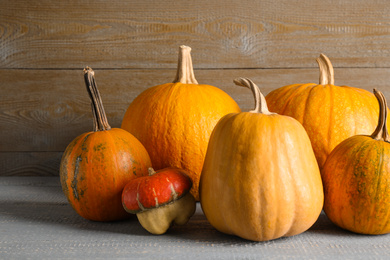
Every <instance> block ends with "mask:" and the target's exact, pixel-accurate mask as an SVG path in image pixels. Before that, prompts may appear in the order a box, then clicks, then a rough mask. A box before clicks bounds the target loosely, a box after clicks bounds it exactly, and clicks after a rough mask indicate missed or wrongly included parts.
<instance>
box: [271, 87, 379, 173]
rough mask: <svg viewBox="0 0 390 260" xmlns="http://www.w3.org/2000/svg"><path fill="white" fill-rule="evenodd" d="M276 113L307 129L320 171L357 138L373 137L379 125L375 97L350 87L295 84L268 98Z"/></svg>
mask: <svg viewBox="0 0 390 260" xmlns="http://www.w3.org/2000/svg"><path fill="white" fill-rule="evenodd" d="M266 100H267V104H268V108H269V110H270V111H272V112H276V113H278V114H283V115H287V116H291V117H293V118H295V119H297V120H298V121H299V122H300V123H301V124H302V125H303V127H304V128H305V129H306V131H307V133H308V135H309V138H310V140H311V143H312V146H313V149H314V153H315V155H316V158H317V161H318V164H319V166H320V168H322V166H323V165H324V163H325V161H326V158H327V157H328V156H329V154H330V152H331V151H332V150H333V149H334V148H335V147H336V145H338V144H339V143H340V142H342V141H343V140H345V139H347V138H348V137H351V136H354V135H360V134H362V135H364V134H366V135H369V134H371V133H372V131H374V129H375V127H376V125H377V122H378V111H379V106H378V102H377V100H376V98H375V96H374V95H373V94H372V93H370V92H369V91H366V90H364V89H359V88H353V87H348V86H341V87H340V86H335V85H331V84H328V85H318V84H314V83H309V84H294V85H288V86H285V87H282V88H279V89H276V90H274V91H272V92H270V93H269V94H268V95H267V96H266Z"/></svg>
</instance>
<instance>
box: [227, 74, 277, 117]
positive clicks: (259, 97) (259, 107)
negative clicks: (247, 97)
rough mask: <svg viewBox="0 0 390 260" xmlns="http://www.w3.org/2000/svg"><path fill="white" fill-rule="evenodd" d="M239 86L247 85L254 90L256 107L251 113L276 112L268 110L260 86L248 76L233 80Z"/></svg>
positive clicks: (269, 113) (268, 113)
mask: <svg viewBox="0 0 390 260" xmlns="http://www.w3.org/2000/svg"><path fill="white" fill-rule="evenodd" d="M233 82H234V83H235V84H236V85H237V86H241V87H246V88H249V89H250V90H252V93H253V96H254V98H255V109H253V110H251V111H249V112H251V113H261V114H266V115H271V114H274V113H272V112H270V111H269V110H268V106H267V102H266V100H265V97H264V95H263V94H262V93H261V91H260V89H259V87H258V86H257V85H256V84H255V83H253V81H252V80H250V79H248V78H237V79H235V80H233Z"/></svg>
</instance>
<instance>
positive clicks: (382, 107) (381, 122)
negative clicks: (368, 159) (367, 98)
mask: <svg viewBox="0 0 390 260" xmlns="http://www.w3.org/2000/svg"><path fill="white" fill-rule="evenodd" d="M374 95H375V97H376V99H377V100H378V102H379V119H378V125H377V127H376V129H375V131H374V132H373V133H372V135H371V137H372V138H373V139H375V140H381V141H385V142H389V141H390V139H389V133H388V131H387V124H386V121H387V102H386V98H385V96H384V95H383V93H382V92H380V91H379V90H377V89H375V88H374Z"/></svg>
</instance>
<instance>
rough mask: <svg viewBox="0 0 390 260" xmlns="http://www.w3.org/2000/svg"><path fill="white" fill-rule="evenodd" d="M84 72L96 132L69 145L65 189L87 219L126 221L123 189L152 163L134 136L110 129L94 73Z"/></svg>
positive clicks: (62, 171) (63, 171)
mask: <svg viewBox="0 0 390 260" xmlns="http://www.w3.org/2000/svg"><path fill="white" fill-rule="evenodd" d="M84 72H85V73H84V78H85V83H86V87H87V91H88V93H89V96H90V98H91V101H92V113H93V118H94V130H93V131H91V132H87V133H83V134H81V135H79V136H78V137H76V138H75V139H74V140H73V141H72V142H71V143H70V144H69V145H68V146H67V148H66V150H65V152H64V154H63V156H62V159H61V165H60V179H61V186H62V190H63V192H64V194H65V196H66V197H67V199H68V201H69V203H70V205H71V206H72V207H73V209H74V210H75V211H76V212H77V213H78V214H79V215H80V216H82V217H84V218H86V219H89V220H94V221H113V220H120V219H125V218H128V217H129V216H131V214H129V213H127V212H126V211H125V210H124V209H123V207H122V199H121V195H122V190H123V188H124V187H125V185H126V184H127V183H128V182H129V181H130V180H132V179H134V178H136V177H139V176H143V175H147V174H148V168H149V167H151V161H150V158H149V155H148V153H147V151H146V149H145V148H144V147H143V146H142V144H141V143H140V142H139V141H138V140H137V139H136V138H135V137H134V136H133V135H131V134H130V133H129V132H127V131H125V130H123V129H121V128H111V126H110V125H109V123H108V121H107V116H106V114H105V111H104V107H103V103H102V100H101V97H100V94H99V91H98V89H97V86H96V82H95V77H94V72H93V70H92V69H91V68H89V67H87V68H85V69H84Z"/></svg>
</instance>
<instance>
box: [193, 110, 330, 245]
mask: <svg viewBox="0 0 390 260" xmlns="http://www.w3.org/2000/svg"><path fill="white" fill-rule="evenodd" d="M200 202H201V206H202V209H203V212H204V214H205V216H206V217H207V219H208V221H209V222H210V224H211V225H212V226H213V227H215V228H216V229H217V230H219V231H221V232H223V233H226V234H233V235H237V236H239V237H242V238H245V239H248V240H253V241H266V240H271V239H276V238H279V237H283V236H293V235H297V234H299V233H302V232H304V231H306V230H307V229H308V228H310V227H311V226H312V225H313V224H314V222H315V221H316V220H317V218H318V216H319V214H320V212H321V210H322V206H323V187H322V182H321V176H320V172H319V168H318V165H317V162H316V159H315V156H314V153H313V150H312V147H311V144H310V140H309V138H308V136H307V134H306V132H305V130H304V128H303V127H302V125H301V124H300V123H299V122H298V121H296V120H295V119H293V118H291V117H287V116H282V115H278V114H266V113H251V112H245V113H232V114H229V115H226V116H224V117H223V118H222V119H221V120H220V121H219V122H218V124H217V126H216V127H215V129H214V131H213V133H212V135H211V138H210V142H209V146H208V149H207V154H206V159H205V162H204V166H203V170H202V174H201V181H200Z"/></svg>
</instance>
